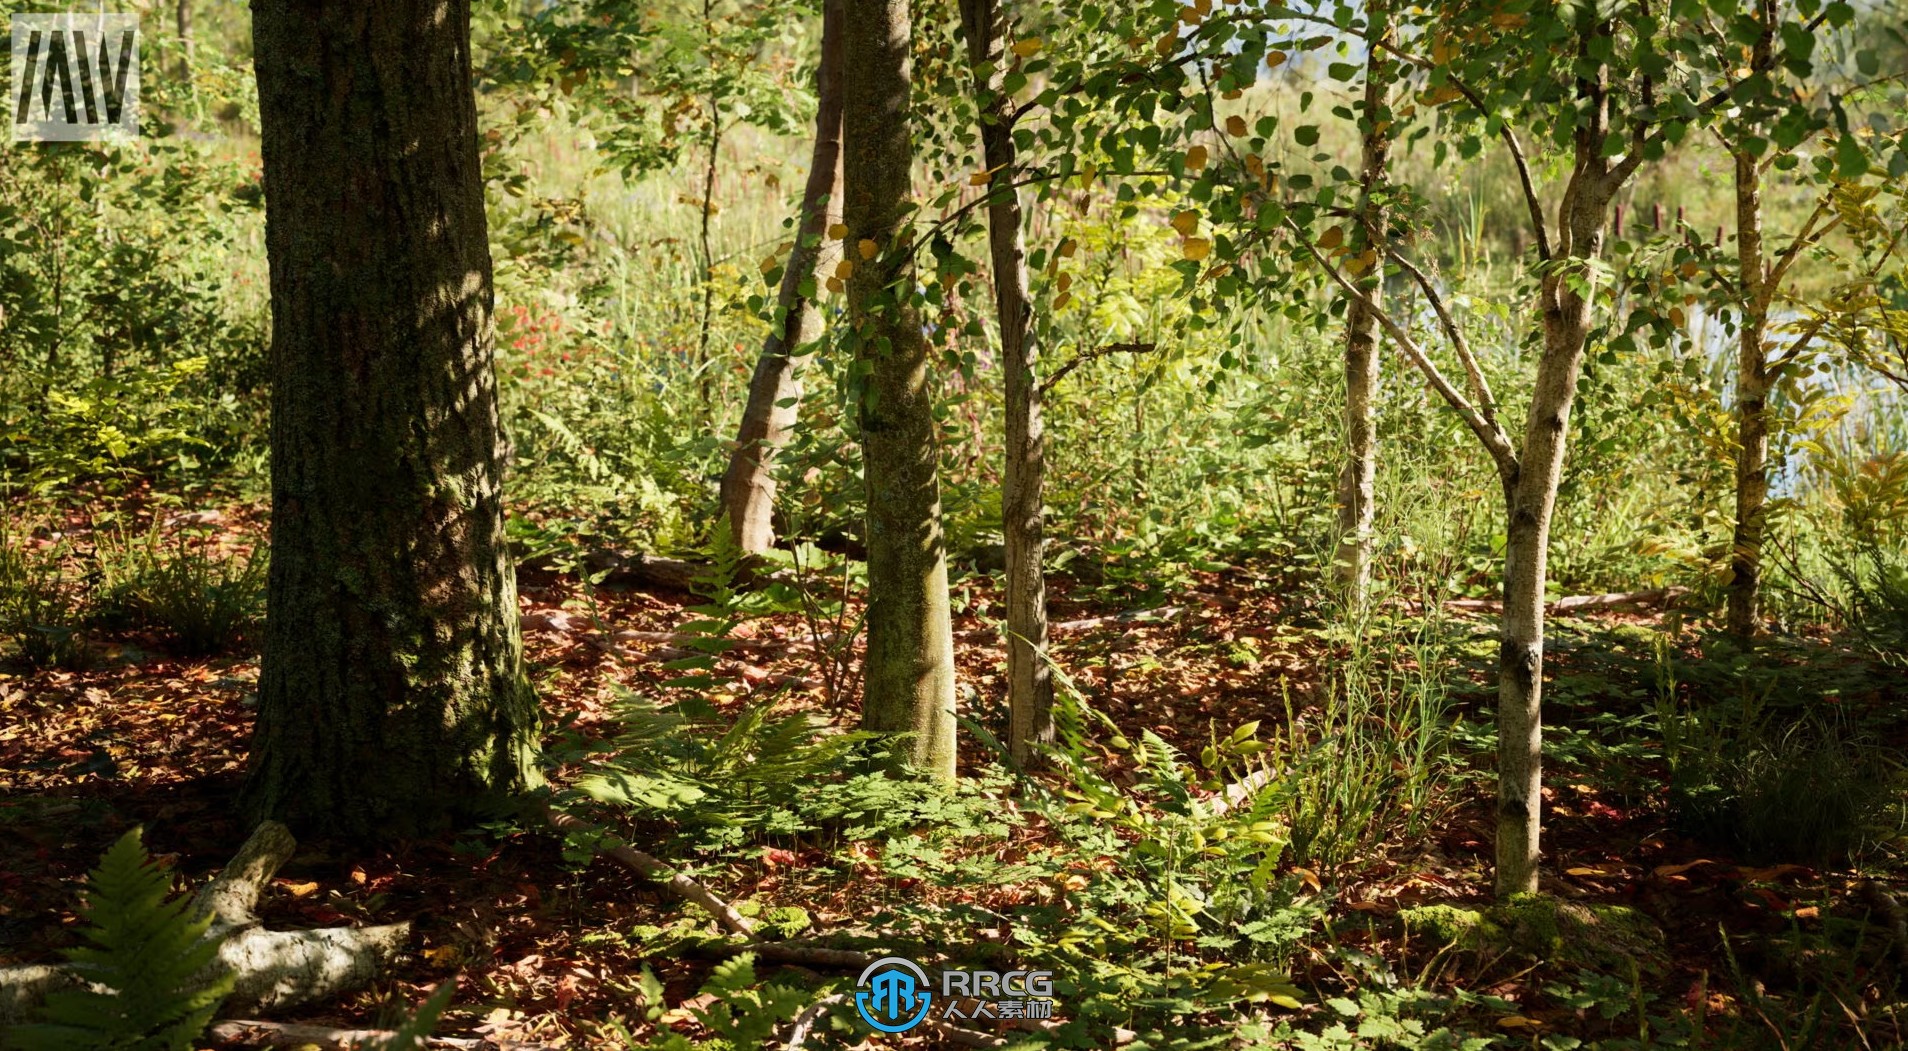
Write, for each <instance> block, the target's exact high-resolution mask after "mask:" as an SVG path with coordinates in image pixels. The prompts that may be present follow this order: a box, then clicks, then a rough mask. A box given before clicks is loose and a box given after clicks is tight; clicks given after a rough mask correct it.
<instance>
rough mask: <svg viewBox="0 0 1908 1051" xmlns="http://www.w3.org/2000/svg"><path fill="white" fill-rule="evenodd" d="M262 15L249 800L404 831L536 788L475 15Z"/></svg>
mask: <svg viewBox="0 0 1908 1051" xmlns="http://www.w3.org/2000/svg"><path fill="white" fill-rule="evenodd" d="M253 12H254V14H253V38H254V44H255V50H254V54H255V55H256V56H257V60H256V65H257V75H258V95H259V109H260V114H261V117H262V121H261V123H262V125H263V154H264V170H265V200H266V249H267V255H268V258H269V260H270V262H271V292H272V349H271V365H272V375H273V387H272V424H271V432H272V433H271V453H272V531H271V554H272V559H271V577H270V584H269V588H268V595H267V621H266V631H265V636H266V638H265V658H264V667H263V669H262V671H261V674H260V678H259V713H258V727H257V731H256V737H255V739H254V742H253V764H252V769H251V772H250V777H249V779H248V781H247V783H246V786H245V793H244V802H245V804H246V806H247V808H248V809H249V810H250V811H251V812H252V813H253V814H254V815H256V816H270V817H276V818H280V819H282V820H284V821H286V822H287V823H288V824H291V825H292V826H293V827H295V828H299V829H303V830H307V831H311V832H317V833H323V834H336V835H341V836H354V837H355V836H367V835H379V836H388V835H404V834H408V833H412V832H416V831H420V830H426V829H431V828H434V827H439V826H442V825H444V824H445V823H446V822H447V821H449V820H452V819H453V818H455V817H456V816H458V815H460V814H464V813H469V812H471V811H473V810H475V809H477V808H479V807H481V806H482V805H483V803H484V802H485V797H487V796H492V795H495V794H502V793H511V792H515V791H516V790H518V789H521V788H522V787H523V786H524V785H525V784H526V783H527V782H529V781H530V780H531V779H532V778H533V777H534V773H533V770H534V768H533V764H532V759H533V750H534V748H535V742H536V722H537V712H536V702H535V698H534V697H533V696H532V694H531V692H530V689H529V686H528V684H527V682H526V681H525V679H524V675H523V670H522V652H521V651H522V645H521V639H520V637H519V634H518V626H517V602H516V583H515V579H514V575H513V571H512V566H511V564H510V561H509V558H508V552H507V548H506V546H505V542H504V509H503V500H502V478H501V475H502V461H503V453H504V446H503V436H502V433H501V429H500V426H499V420H498V411H497V387H496V379H495V374H494V369H493V361H492V351H493V348H492V339H493V329H492V323H491V307H492V304H491V263H490V249H489V242H488V238H487V234H486V229H485V220H484V190H483V176H482V171H481V168H480V165H479V160H478V137H477V113H476V105H475V100H474V98H473V97H472V94H471V68H470V5H469V0H387V2H384V3H378V4H333V5H312V4H308V3H303V2H295V0H256V2H255V3H254V5H253Z"/></svg>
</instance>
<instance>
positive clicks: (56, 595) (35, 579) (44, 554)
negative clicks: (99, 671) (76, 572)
mask: <svg viewBox="0 0 1908 1051" xmlns="http://www.w3.org/2000/svg"><path fill="white" fill-rule="evenodd" d="M12 528H13V527H12V526H10V525H9V524H8V522H7V520H6V519H5V518H4V517H0V641H5V642H11V643H12V644H13V647H14V655H15V656H17V657H19V658H20V659H21V660H23V661H25V662H26V663H28V664H31V665H34V666H38V667H57V668H66V669H77V668H81V667H84V666H85V665H86V664H87V663H88V661H89V660H90V659H91V657H92V650H91V648H90V647H89V646H88V645H87V642H86V638H85V636H84V635H82V634H81V629H82V628H83V627H84V625H85V614H86V603H85V596H84V592H83V589H82V587H81V585H80V584H79V582H77V581H74V580H72V579H70V578H69V577H68V575H67V573H66V571H65V568H64V567H63V566H62V564H61V562H62V558H61V556H62V554H63V548H62V547H60V546H55V547H52V548H48V549H42V550H38V551H32V550H29V549H28V547H27V544H26V542H25V539H24V538H23V537H16V536H15V535H13V532H12Z"/></svg>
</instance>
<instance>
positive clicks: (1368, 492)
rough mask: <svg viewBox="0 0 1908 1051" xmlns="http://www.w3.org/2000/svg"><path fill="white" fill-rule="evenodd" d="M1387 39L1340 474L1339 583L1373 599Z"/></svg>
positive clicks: (1363, 176)
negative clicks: (1367, 264) (1370, 257)
mask: <svg viewBox="0 0 1908 1051" xmlns="http://www.w3.org/2000/svg"><path fill="white" fill-rule="evenodd" d="M1370 18H1371V20H1372V22H1373V24H1374V26H1379V25H1382V24H1383V21H1382V20H1383V18H1384V15H1383V12H1382V11H1381V10H1380V9H1379V8H1378V7H1377V6H1376V5H1373V6H1372V7H1371V8H1370ZM1387 54H1388V52H1386V51H1385V50H1384V49H1383V48H1382V47H1371V48H1367V49H1366V55H1365V107H1364V112H1363V114H1362V116H1361V124H1362V127H1363V129H1364V161H1363V164H1362V165H1361V167H1360V170H1359V199H1358V226H1359V229H1360V232H1361V236H1362V240H1361V241H1360V242H1359V244H1360V245H1361V246H1363V247H1361V251H1362V250H1364V249H1366V248H1369V249H1373V250H1375V251H1376V255H1375V257H1374V261H1373V265H1372V266H1371V268H1370V269H1369V270H1368V271H1366V281H1367V289H1366V295H1367V296H1368V297H1369V301H1367V300H1366V299H1363V298H1356V297H1355V298H1353V299H1352V300H1351V302H1350V303H1348V304H1347V305H1346V309H1345V466H1344V468H1343V470H1342V471H1341V472H1340V474H1339V480H1338V556H1337V564H1336V571H1337V576H1338V582H1339V585H1340V586H1341V587H1342V588H1344V589H1345V593H1346V596H1347V598H1348V599H1349V600H1350V601H1351V602H1353V603H1354V604H1356V603H1362V602H1363V601H1364V600H1365V594H1366V592H1367V591H1368V589H1369V585H1370V583H1371V526H1372V519H1373V516H1374V514H1375V512H1376V508H1375V506H1374V504H1373V501H1374V499H1375V496H1374V488H1375V485H1376V481H1377V474H1378V432H1377V426H1376V424H1375V423H1374V421H1373V419H1372V406H1371V399H1372V395H1373V394H1374V393H1375V392H1376V391H1377V387H1378V340H1377V335H1378V317H1377V313H1378V307H1379V304H1380V303H1381V298H1380V297H1381V296H1382V295H1383V294H1384V279H1383V274H1384V266H1383V260H1384V248H1383V239H1384V236H1385V209H1384V200H1383V194H1384V181H1385V162H1386V159H1387V157H1388V155H1389V154H1390V152H1391V138H1390V135H1389V134H1388V132H1389V127H1390V124H1391V112H1390V109H1389V107H1388V106H1387V104H1386V95H1387V93H1388V92H1389V89H1390V87H1391V63H1390V61H1389V60H1388V58H1387V57H1386V56H1387Z"/></svg>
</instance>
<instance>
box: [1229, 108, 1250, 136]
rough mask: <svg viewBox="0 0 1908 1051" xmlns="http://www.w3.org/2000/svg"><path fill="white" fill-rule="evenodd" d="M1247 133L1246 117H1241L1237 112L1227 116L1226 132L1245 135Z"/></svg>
mask: <svg viewBox="0 0 1908 1051" xmlns="http://www.w3.org/2000/svg"><path fill="white" fill-rule="evenodd" d="M1245 133H1246V122H1245V118H1244V117H1241V116H1239V115H1238V114H1237V113H1234V114H1233V115H1232V116H1230V117H1227V118H1226V134H1228V135H1244V134H1245Z"/></svg>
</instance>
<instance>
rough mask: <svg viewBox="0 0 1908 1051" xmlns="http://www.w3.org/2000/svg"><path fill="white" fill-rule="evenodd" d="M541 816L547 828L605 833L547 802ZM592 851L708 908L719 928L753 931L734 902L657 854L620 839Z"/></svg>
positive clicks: (743, 932)
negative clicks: (644, 850) (667, 862)
mask: <svg viewBox="0 0 1908 1051" xmlns="http://www.w3.org/2000/svg"><path fill="white" fill-rule="evenodd" d="M542 817H543V819H544V821H545V822H546V823H548V824H549V826H550V827H551V828H554V829H556V830H557V831H559V832H579V833H585V834H594V835H597V836H602V837H605V838H608V834H607V833H605V832H604V831H603V830H602V829H600V828H597V827H596V826H595V825H592V824H590V823H589V822H587V821H584V820H583V819H582V818H579V817H572V816H570V815H569V814H565V813H563V812H562V811H560V810H557V809H556V808H554V807H551V806H547V805H546V806H544V807H543V808H542ZM596 852H597V853H598V854H601V855H603V856H604V857H606V858H609V859H610V860H612V861H615V862H616V863H618V864H620V865H622V866H624V867H625V868H628V869H631V870H633V871H635V872H636V873H637V874H639V875H641V876H642V877H643V878H644V879H650V880H654V881H656V882H657V883H660V884H662V885H663V886H664V887H666V888H668V889H669V892H670V893H672V894H674V895H675V896H676V897H678V898H681V899H682V900H684V901H687V902H693V903H695V904H697V905H700V906H702V907H703V908H704V909H706V910H708V912H709V913H710V915H712V916H714V917H715V918H716V922H717V923H719V924H721V925H722V927H723V929H724V930H727V931H728V932H729V933H731V934H739V935H742V936H743V937H745V938H747V937H751V936H753V935H754V934H755V925H754V924H752V923H750V922H749V920H748V918H747V917H745V916H743V915H742V914H741V913H739V912H737V911H735V908H734V906H732V905H730V904H729V903H728V902H726V901H723V900H722V899H721V898H718V897H716V896H715V894H714V893H713V892H712V891H710V890H709V888H707V887H705V886H703V885H702V884H700V883H697V882H696V881H695V880H693V879H691V878H689V877H688V876H687V875H684V874H683V873H681V872H677V871H675V870H674V869H673V868H671V867H670V866H669V865H667V864H665V863H664V862H662V861H660V860H658V859H657V858H655V857H652V856H650V855H648V854H645V853H643V852H642V851H640V850H637V849H636V848H634V847H631V846H629V845H627V844H622V843H617V844H615V845H613V846H605V847H599V848H597V851H596Z"/></svg>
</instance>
